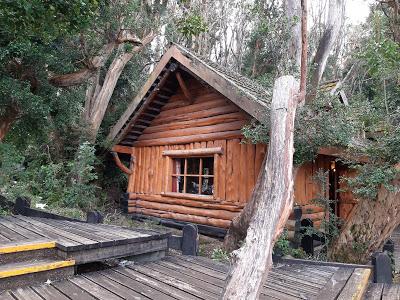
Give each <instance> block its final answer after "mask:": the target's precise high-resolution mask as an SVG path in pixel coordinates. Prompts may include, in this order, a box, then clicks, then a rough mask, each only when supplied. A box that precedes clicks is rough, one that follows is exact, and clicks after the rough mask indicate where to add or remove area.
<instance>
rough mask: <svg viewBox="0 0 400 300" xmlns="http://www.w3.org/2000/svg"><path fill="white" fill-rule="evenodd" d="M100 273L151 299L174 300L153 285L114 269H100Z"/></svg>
mask: <svg viewBox="0 0 400 300" xmlns="http://www.w3.org/2000/svg"><path fill="white" fill-rule="evenodd" d="M100 274H102V275H104V276H106V277H108V278H109V279H110V280H114V281H116V282H118V283H119V284H121V285H123V286H126V287H128V288H130V289H133V290H134V291H136V292H138V293H140V294H142V295H144V296H146V297H148V298H150V299H163V300H164V299H165V300H173V299H175V298H173V297H171V296H169V295H167V294H165V293H163V292H160V291H158V290H157V289H154V288H153V287H151V286H148V285H145V284H143V283H141V282H139V281H137V280H135V279H132V278H131V277H128V276H126V275H123V274H121V273H118V272H117V271H115V270H114V269H109V270H104V271H100Z"/></svg>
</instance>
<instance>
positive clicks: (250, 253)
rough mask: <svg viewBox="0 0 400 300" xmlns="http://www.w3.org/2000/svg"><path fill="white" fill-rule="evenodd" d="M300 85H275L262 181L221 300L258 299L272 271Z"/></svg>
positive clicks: (288, 187)
mask: <svg viewBox="0 0 400 300" xmlns="http://www.w3.org/2000/svg"><path fill="white" fill-rule="evenodd" d="M298 90H299V84H298V82H297V81H296V80H295V78H294V77H293V76H282V77H280V78H278V79H277V80H276V81H275V85H274V90H273V97H272V104H271V129H270V138H271V139H270V144H269V147H268V156H267V160H266V164H265V168H264V170H262V173H263V176H260V177H263V180H262V181H261V182H259V185H258V186H257V187H256V190H255V191H254V192H253V193H255V194H256V196H257V198H258V201H257V202H258V203H257V205H256V206H255V211H254V214H253V216H252V218H251V221H250V225H249V229H248V232H247V236H246V240H245V243H244V245H243V246H242V247H241V248H240V249H239V250H236V251H234V252H233V268H232V269H231V272H230V273H229V275H228V278H227V280H228V284H227V286H226V288H225V292H224V296H223V299H226V300H227V299H229V300H234V299H257V298H258V295H259V293H260V291H261V287H262V286H263V283H264V279H265V278H266V276H267V274H268V271H269V269H270V268H271V264H272V260H271V254H272V248H273V244H274V241H275V240H276V239H277V237H278V236H279V234H280V233H281V232H282V230H283V227H284V226H285V224H286V221H287V219H288V218H289V214H290V211H291V207H292V201H293V197H292V196H293V175H292V172H293V152H294V149H293V131H294V119H295V114H296V107H297V103H298V97H297V92H298Z"/></svg>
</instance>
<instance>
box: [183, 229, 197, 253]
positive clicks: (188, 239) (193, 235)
mask: <svg viewBox="0 0 400 300" xmlns="http://www.w3.org/2000/svg"><path fill="white" fill-rule="evenodd" d="M198 250H199V230H198V229H197V226H196V225H193V224H188V225H185V226H184V227H183V230H182V254H183V255H194V256H196V255H197V253H198Z"/></svg>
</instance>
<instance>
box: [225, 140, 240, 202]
mask: <svg viewBox="0 0 400 300" xmlns="http://www.w3.org/2000/svg"><path fill="white" fill-rule="evenodd" d="M235 143H236V142H235V140H233V139H231V140H228V141H227V143H226V168H225V172H226V175H225V180H226V182H225V186H226V200H227V201H229V202H232V203H233V202H236V201H235V200H237V199H234V197H235V191H234V190H235V185H236V180H237V178H234V177H233V165H234V164H233V163H232V162H233V161H234V150H233V149H234V147H235V146H234V145H235Z"/></svg>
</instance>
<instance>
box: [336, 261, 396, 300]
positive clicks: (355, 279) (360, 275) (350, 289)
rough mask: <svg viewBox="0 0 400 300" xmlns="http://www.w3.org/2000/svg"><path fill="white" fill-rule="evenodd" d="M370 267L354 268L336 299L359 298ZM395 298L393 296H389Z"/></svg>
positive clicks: (366, 281) (365, 284) (362, 293)
mask: <svg viewBox="0 0 400 300" xmlns="http://www.w3.org/2000/svg"><path fill="white" fill-rule="evenodd" d="M370 276H371V269H362V268H355V269H354V271H353V274H351V276H350V278H349V280H348V281H347V283H346V285H345V287H344V288H343V290H342V291H341V292H340V294H339V297H338V298H337V299H338V300H347V299H352V300H361V299H362V298H363V296H364V294H365V292H366V290H367V287H368V280H369V277H370ZM389 299H395V298H389Z"/></svg>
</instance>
